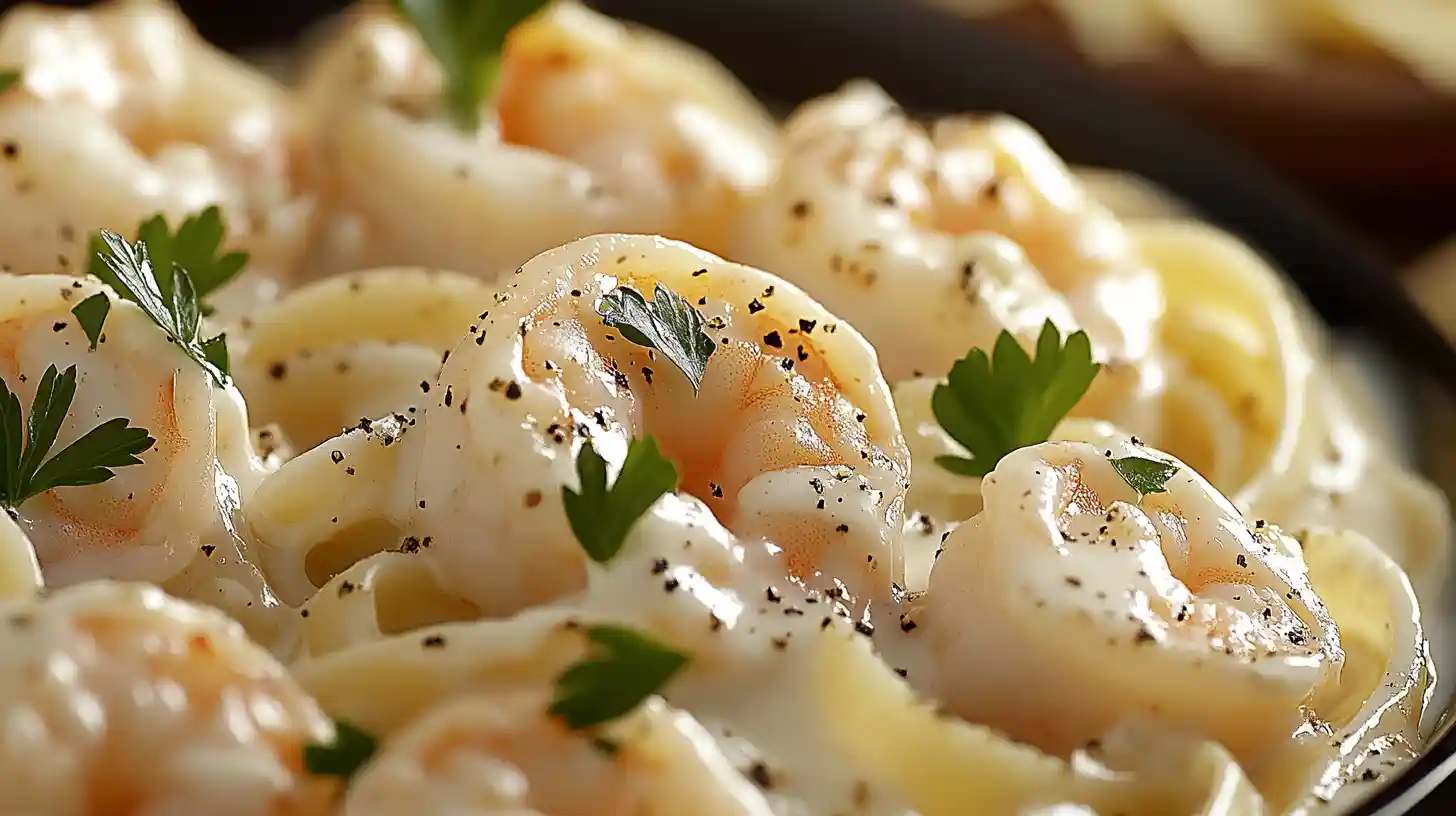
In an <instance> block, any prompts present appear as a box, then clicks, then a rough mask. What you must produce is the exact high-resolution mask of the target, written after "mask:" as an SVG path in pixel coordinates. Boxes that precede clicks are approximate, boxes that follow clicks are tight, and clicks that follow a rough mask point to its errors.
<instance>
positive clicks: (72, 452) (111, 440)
mask: <svg viewBox="0 0 1456 816" xmlns="http://www.w3.org/2000/svg"><path fill="white" fill-rule="evenodd" d="M75 397H76V367H75V366H71V367H69V368H67V369H66V371H65V373H63V374H59V375H58V374H57V372H56V367H55V366H54V365H52V366H50V367H48V368H46V372H45V375H44V376H42V377H41V379H40V384H39V386H38V387H37V388H36V390H35V399H34V400H32V401H31V404H30V417H29V421H28V422H26V423H22V421H21V416H20V398H19V397H17V396H16V395H15V393H14V392H12V391H11V390H10V387H9V386H8V385H7V384H6V383H5V381H4V380H0V468H3V470H0V506H4V507H7V508H9V509H11V510H15V509H17V508H19V507H20V505H21V504H23V503H24V502H25V501H26V500H27V499H30V498H32V497H34V496H38V495H40V494H41V493H44V492H46V491H47V490H51V489H53V488H57V487H82V486H85V485H94V484H100V483H102V482H105V481H107V480H109V479H111V478H112V477H114V476H115V475H116V473H115V471H113V470H112V468H120V467H127V466H128V465H140V464H141V463H142V460H140V459H138V458H137V454H139V453H142V452H144V451H146V450H148V449H150V448H151V447H152V445H153V444H155V442H156V440H154V439H152V437H151V436H149V435H148V434H147V431H146V429H144V428H133V427H131V425H130V420H127V419H123V418H117V419H111V420H107V421H106V422H103V423H101V424H100V425H97V426H96V427H94V428H92V429H91V430H89V431H87V432H86V433H85V434H84V435H83V436H81V438H79V439H77V440H76V441H74V442H72V443H71V444H69V445H67V446H66V447H65V448H63V449H62V450H61V452H60V453H57V454H56V455H55V456H52V457H50V459H46V454H48V453H50V449H51V447H52V446H54V445H55V444H56V436H57V435H58V434H60V431H61V424H62V423H64V422H65V420H66V415H67V414H68V413H69V412H70V410H71V400H73V399H75Z"/></svg>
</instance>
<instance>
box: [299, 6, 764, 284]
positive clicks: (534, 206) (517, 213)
mask: <svg viewBox="0 0 1456 816" xmlns="http://www.w3.org/2000/svg"><path fill="white" fill-rule="evenodd" d="M440 88H441V73H440V69H439V67H438V65H437V64H436V63H435V61H434V60H433V59H432V58H431V57H430V55H429V53H428V52H427V51H426V50H425V48H424V45H423V43H422V42H421V40H420V39H419V37H418V36H417V35H416V34H415V33H414V32H413V31H412V30H411V29H410V28H408V27H407V26H406V25H405V24H404V23H403V22H402V21H401V20H399V19H398V18H397V17H395V16H394V15H393V14H392V13H390V12H388V11H386V10H383V9H368V8H362V9H360V10H359V12H358V13H356V14H354V15H353V16H352V17H351V18H350V19H349V21H348V22H347V23H346V25H345V28H344V31H343V32H342V34H340V35H339V37H338V38H337V39H336V40H334V41H333V42H331V43H329V44H327V45H326V46H325V48H324V49H323V50H322V52H321V54H320V55H319V56H318V57H317V58H316V59H315V60H314V62H313V63H312V65H311V67H310V68H309V69H308V70H307V71H306V76H305V80H304V83H303V86H302V91H301V93H302V95H303V99H304V100H305V106H306V107H307V108H309V109H310V110H312V111H314V113H315V121H314V125H313V130H314V133H315V142H316V148H317V149H316V150H315V152H314V159H313V161H312V168H313V175H314V176H315V177H316V179H315V184H316V186H317V187H318V188H319V189H321V190H324V191H326V193H325V195H326V197H327V199H328V201H329V202H330V203H329V204H328V211H329V215H328V216H327V217H326V219H325V221H326V223H325V224H324V226H323V227H322V232H321V236H320V240H319V243H318V247H317V251H316V252H315V253H314V254H315V258H314V260H313V263H312V268H313V269H314V271H315V273H316V274H319V275H327V274H332V273H334V272H338V271H342V270H352V269H360V268H366V267H371V266H386V265H395V264H422V265H425V266H432V267H438V268H443V269H453V270H456V271H459V272H465V273H469V274H473V275H476V276H478V277H483V278H486V279H494V278H496V277H498V276H500V275H503V274H509V272H510V271H511V270H512V269H514V268H515V267H516V266H517V265H519V264H521V263H523V262H524V261H526V260H528V259H529V258H531V257H532V256H533V255H535V254H536V253H538V252H542V251H545V250H547V249H549V248H551V247H553V246H556V245H557V244H560V243H562V242H564V241H567V240H570V239H573V238H577V237H579V236H582V235H590V234H593V233H599V232H613V231H619V232H628V231H630V232H643V233H655V234H662V235H667V236H670V237H674V238H682V239H684V240H689V241H692V242H694V243H700V244H707V245H709V246H710V247H712V248H719V249H721V248H724V247H723V244H724V243H725V241H726V235H725V234H724V229H725V225H727V224H729V223H731V222H732V221H733V220H734V218H735V217H736V213H737V211H738V209H739V208H740V206H741V202H742V199H743V198H744V196H746V195H747V194H749V193H751V192H753V191H756V190H758V189H760V188H762V187H763V186H764V185H766V184H767V182H768V179H769V177H770V176H771V175H772V168H773V161H774V157H775V155H776V145H777V129H776V128H775V126H774V123H773V120H772V119H771V118H770V117H769V116H768V115H767V113H766V112H765V111H764V110H763V109H762V107H761V106H760V105H759V104H758V103H757V102H756V101H755V100H753V98H752V97H751V96H750V95H749V94H748V93H747V91H746V90H745V89H743V88H742V86H741V85H740V84H739V83H738V81H737V80H736V79H734V78H733V77H732V76H731V75H729V74H728V73H727V72H726V71H725V70H723V69H722V68H721V67H719V66H718V65H716V64H715V63H713V62H711V60H709V58H708V57H706V56H705V55H703V54H701V53H699V52H698V51H696V50H694V49H692V48H689V47H688V46H686V45H684V44H681V43H678V42H676V41H673V40H670V39H668V38H666V37H664V36H662V35H658V34H652V33H649V32H645V31H639V30H636V29H632V28H628V27H626V26H624V25H622V24H620V23H617V22H615V21H612V20H609V19H608V18H606V17H603V16H601V15H598V14H597V13H595V12H593V11H590V10H588V9H586V8H585V7H583V6H580V5H578V4H576V3H573V2H557V3H553V4H551V5H550V6H548V7H547V8H546V9H545V10H544V11H543V12H541V13H540V14H538V15H537V16H536V17H534V18H532V19H530V20H527V21H526V22H524V23H522V24H521V25H520V26H518V27H517V28H516V30H515V31H513V32H512V33H511V35H510V37H509V39H508V40H507V43H506V46H505V49H504V52H503V54H502V64H501V72H500V80H499V83H498V85H497V87H496V88H495V90H494V95H493V97H492V98H491V99H490V100H488V101H487V103H486V104H487V107H488V110H486V111H483V113H484V114H485V116H484V119H485V122H484V124H483V125H482V127H481V128H480V130H479V131H478V132H476V133H471V134H465V133H461V132H459V130H457V129H456V128H455V127H454V126H452V125H451V124H449V123H446V122H444V121H442V120H441V119H440V117H439V116H438V109H439V103H438V100H439V98H440V95H441V94H440ZM418 201H432V202H437V203H438V206H434V207H424V208H421V207H419V206H418V205H411V204H409V203H407V202H418Z"/></svg>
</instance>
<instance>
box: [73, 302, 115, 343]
mask: <svg viewBox="0 0 1456 816" xmlns="http://www.w3.org/2000/svg"><path fill="white" fill-rule="evenodd" d="M71 314H73V315H75V316H76V322H77V323H80V324H81V331H83V332H85V333H86V339H87V340H90V341H91V350H92V351H95V350H96V344H97V343H100V342H101V328H102V327H103V326H105V325H106V316H107V315H109V314H111V298H109V297H107V296H106V293H105V292H97V293H96V294H94V295H92V296H91V297H88V298H86V299H85V300H83V301H81V302H80V303H77V304H76V306H75V308H73V309H71Z"/></svg>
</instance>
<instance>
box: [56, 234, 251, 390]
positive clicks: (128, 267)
mask: <svg viewBox="0 0 1456 816" xmlns="http://www.w3.org/2000/svg"><path fill="white" fill-rule="evenodd" d="M95 241H96V242H97V243H99V246H96V247H95V254H94V258H95V259H96V260H97V261H99V262H93V263H92V264H91V273H92V274H93V275H95V276H96V277H98V278H100V279H101V280H102V281H103V282H104V283H106V284H107V285H108V286H110V287H111V288H112V289H114V290H116V293H117V294H118V295H120V296H121V297H124V298H126V299H127V300H129V301H131V302H132V303H135V304H136V305H138V306H140V307H141V308H142V311H144V312H146V313H147V316H148V317H150V318H151V319H152V321H153V322H155V323H156V324H157V325H158V326H160V327H161V328H162V331H164V332H166V333H167V336H169V337H171V338H172V340H173V341H174V342H175V343H176V344H177V345H178V347H179V348H181V349H182V351H183V352H185V353H186V354H187V356H189V357H191V358H192V359H193V360H195V361H196V362H197V364H198V365H200V366H202V369H203V370H204V371H206V372H207V373H208V374H210V375H212V378H213V380H215V381H216V382H217V384H218V385H227V382H228V369H227V353H226V346H225V343H226V339H225V337H224V335H221V334H220V335H218V336H216V337H213V338H211V339H210V340H206V341H204V340H202V339H201V338H199V337H198V332H199V330H200V328H201V321H202V312H201V306H200V305H199V304H198V302H197V297H198V295H197V289H196V288H195V287H194V286H193V283H192V276H191V275H190V274H188V272H187V270H186V269H184V268H182V267H180V266H173V267H172V268H171V275H170V276H167V275H163V276H162V278H168V283H167V285H166V288H165V289H164V288H163V285H162V282H161V280H162V278H159V277H157V275H156V273H155V270H154V268H153V266H152V264H151V261H150V259H149V256H148V253H147V244H146V243H145V242H144V241H137V242H136V243H135V244H129V243H127V241H126V239H125V238H122V237H121V236H120V235H117V234H116V233H114V232H109V231H107V230H102V231H101V234H100V235H99V236H97V237H96V239H95ZM84 302H85V301H82V303H83V304H84ZM78 317H79V316H78ZM83 328H84V326H83ZM99 329H100V327H99V326H98V327H97V330H98V331H99ZM87 336H88V337H89V336H90V332H89V331H88V332H87Z"/></svg>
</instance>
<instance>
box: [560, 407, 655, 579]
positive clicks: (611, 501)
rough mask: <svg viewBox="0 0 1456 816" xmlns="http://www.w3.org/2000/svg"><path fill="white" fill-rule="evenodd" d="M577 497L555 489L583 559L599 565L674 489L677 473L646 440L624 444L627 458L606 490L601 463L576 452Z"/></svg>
mask: <svg viewBox="0 0 1456 816" xmlns="http://www.w3.org/2000/svg"><path fill="white" fill-rule="evenodd" d="M576 474H577V478H578V479H579V480H580V481H581V492H577V491H575V490H572V489H571V488H569V487H562V488H561V503H562V504H563V505H564V506H565V508H566V520H567V521H568V522H569V523H570V524H571V531H572V532H573V533H575V534H576V540H577V541H578V542H580V543H581V547H582V549H583V550H586V554H587V555H588V556H589V557H590V558H591V559H592V560H593V561H595V562H597V563H598V564H605V563H607V562H608V561H610V560H611V559H612V557H613V556H615V555H616V554H617V551H618V550H620V549H622V544H623V543H625V542H626V540H627V533H629V532H630V531H631V530H632V525H634V524H636V523H637V519H639V518H641V517H642V514H643V513H646V512H647V510H648V508H650V507H652V505H653V503H654V502H656V501H657V500H658V498H660V497H661V496H662V495H663V494H664V493H671V492H672V491H674V490H676V489H677V478H678V475H677V468H676V467H674V466H673V464H672V462H671V461H669V460H668V459H667V458H666V457H664V456H663V455H662V454H661V453H659V452H658V450H657V441H656V440H655V439H653V438H652V437H650V436H647V437H643V438H642V439H633V440H631V441H630V442H628V443H627V457H626V458H625V459H623V460H622V469H621V470H620V471H618V473H617V478H616V480H615V481H613V482H612V485H611V486H610V487H608V486H607V462H606V460H605V459H603V458H602V456H601V454H599V453H597V451H596V448H594V447H592V444H591V442H587V443H586V444H585V445H583V446H582V448H581V452H580V453H578V454H577V457H576Z"/></svg>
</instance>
